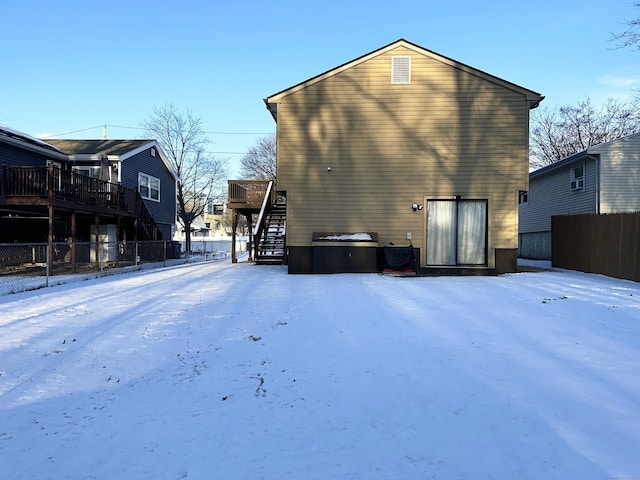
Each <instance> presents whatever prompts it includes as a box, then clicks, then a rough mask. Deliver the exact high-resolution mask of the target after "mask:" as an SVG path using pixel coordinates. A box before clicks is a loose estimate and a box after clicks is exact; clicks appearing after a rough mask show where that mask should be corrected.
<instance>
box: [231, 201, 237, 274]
mask: <svg viewBox="0 0 640 480" xmlns="http://www.w3.org/2000/svg"><path fill="white" fill-rule="evenodd" d="M231 219H232V220H231V263H238V259H237V258H236V228H237V227H238V212H237V211H236V210H235V208H234V209H233V210H232V212H231Z"/></svg>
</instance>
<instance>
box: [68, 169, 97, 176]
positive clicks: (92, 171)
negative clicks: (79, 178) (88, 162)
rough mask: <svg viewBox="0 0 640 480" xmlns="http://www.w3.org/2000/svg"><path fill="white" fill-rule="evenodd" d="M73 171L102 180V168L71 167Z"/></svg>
mask: <svg viewBox="0 0 640 480" xmlns="http://www.w3.org/2000/svg"><path fill="white" fill-rule="evenodd" d="M71 170H72V171H74V172H76V173H79V174H80V175H84V176H85V177H90V178H100V167H71Z"/></svg>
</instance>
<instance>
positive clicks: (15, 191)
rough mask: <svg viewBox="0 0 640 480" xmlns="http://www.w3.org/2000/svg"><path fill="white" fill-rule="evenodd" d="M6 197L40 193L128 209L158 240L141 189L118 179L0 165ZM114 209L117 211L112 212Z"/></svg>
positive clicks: (0, 180)
mask: <svg viewBox="0 0 640 480" xmlns="http://www.w3.org/2000/svg"><path fill="white" fill-rule="evenodd" d="M8 197H23V198H25V199H26V198H27V197H39V198H43V199H49V200H51V201H53V200H60V201H68V202H70V203H71V202H75V203H79V204H83V205H89V206H93V207H96V208H97V207H100V208H107V209H113V210H117V211H121V212H128V213H129V214H133V215H135V216H137V217H138V220H139V222H140V223H139V226H140V228H142V230H143V231H144V232H145V234H146V237H147V238H149V239H151V240H160V239H161V234H160V230H159V228H158V226H157V224H156V222H155V220H154V219H153V215H152V214H151V212H149V210H148V208H147V206H146V205H145V203H144V201H143V200H142V197H141V196H140V193H139V192H138V191H137V190H135V189H132V188H127V187H124V186H122V185H120V184H118V183H111V182H107V181H104V180H100V179H97V178H91V177H88V176H86V175H82V174H80V173H77V172H73V171H68V170H62V169H60V168H58V167H55V166H53V165H50V166H48V167H21V166H8V165H2V166H1V167H0V200H2V199H5V198H8ZM114 213H116V212H114Z"/></svg>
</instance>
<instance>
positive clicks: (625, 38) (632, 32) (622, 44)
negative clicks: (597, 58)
mask: <svg viewBox="0 0 640 480" xmlns="http://www.w3.org/2000/svg"><path fill="white" fill-rule="evenodd" d="M633 6H634V7H639V8H640V3H634V4H633ZM624 25H626V26H627V29H626V30H625V31H624V32H622V33H612V34H611V38H610V41H612V42H615V44H616V48H626V47H634V48H635V49H636V50H640V16H639V17H637V18H634V19H633V20H629V21H627V22H624Z"/></svg>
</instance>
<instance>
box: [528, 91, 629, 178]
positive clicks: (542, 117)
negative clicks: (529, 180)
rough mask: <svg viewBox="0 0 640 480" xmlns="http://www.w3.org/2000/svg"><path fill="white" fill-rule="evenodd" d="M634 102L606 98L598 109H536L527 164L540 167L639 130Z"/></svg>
mask: <svg viewBox="0 0 640 480" xmlns="http://www.w3.org/2000/svg"><path fill="white" fill-rule="evenodd" d="M638 106H639V105H638V101H637V100H634V101H630V102H620V101H618V100H614V99H609V100H607V102H606V103H605V104H604V105H603V106H602V107H600V108H599V109H598V108H596V107H594V106H593V105H592V104H591V101H590V100H589V99H587V100H584V101H582V102H580V103H578V104H577V105H567V106H562V107H559V108H553V109H545V108H541V109H537V110H534V112H533V115H532V128H531V140H530V143H531V144H530V150H531V161H530V163H531V166H532V167H534V168H540V167H544V166H545V165H549V164H552V163H554V162H557V161H558V160H560V159H562V158H565V157H568V156H569V155H573V154H574V153H578V152H581V151H583V150H586V149H587V148H589V147H591V146H594V145H598V144H600V143H604V142H608V141H611V140H615V139H616V138H620V137H624V136H625V135H630V134H632V133H636V132H639V131H640V111H639V110H638Z"/></svg>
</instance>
